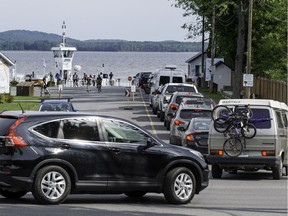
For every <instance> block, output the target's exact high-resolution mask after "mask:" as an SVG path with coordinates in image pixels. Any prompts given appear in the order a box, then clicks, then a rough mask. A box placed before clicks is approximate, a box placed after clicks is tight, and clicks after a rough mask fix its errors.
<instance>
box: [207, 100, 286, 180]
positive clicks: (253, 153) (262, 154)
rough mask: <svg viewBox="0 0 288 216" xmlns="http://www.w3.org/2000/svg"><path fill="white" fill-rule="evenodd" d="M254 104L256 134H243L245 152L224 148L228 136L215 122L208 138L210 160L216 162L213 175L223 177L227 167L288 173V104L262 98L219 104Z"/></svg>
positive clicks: (275, 177)
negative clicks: (227, 151) (230, 153)
mask: <svg viewBox="0 0 288 216" xmlns="http://www.w3.org/2000/svg"><path fill="white" fill-rule="evenodd" d="M248 104H250V107H251V109H252V117H251V119H250V122H251V123H252V124H254V126H255V127H256V136H255V137H253V138H252V139H244V138H241V142H242V144H243V147H244V148H243V152H242V153H241V154H240V155H239V156H237V157H229V156H227V155H225V153H224V151H223V144H224V142H225V140H226V138H225V137H224V135H223V133H218V132H217V131H216V130H215V129H214V127H213V126H211V128H210V132H209V138H208V156H207V162H208V163H209V164H212V176H213V178H221V176H222V172H223V170H225V171H228V172H230V173H237V170H249V171H257V170H259V169H265V170H271V171H272V173H273V178H274V179H280V178H281V177H282V175H283V167H284V168H285V174H286V175H287V166H288V159H287V145H288V144H287V127H288V123H287V122H288V121H287V119H288V106H287V105H286V104H285V103H282V102H278V101H274V100H262V99H225V100H220V102H219V105H225V106H227V107H228V108H233V107H234V106H235V105H237V106H239V107H243V109H244V106H245V105H248Z"/></svg>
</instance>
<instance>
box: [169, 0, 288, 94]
mask: <svg viewBox="0 0 288 216" xmlns="http://www.w3.org/2000/svg"><path fill="white" fill-rule="evenodd" d="M249 3H251V4H252V6H253V11H252V15H253V16H252V17H253V18H252V30H251V31H252V52H251V56H252V58H251V59H252V61H251V66H252V67H251V73H252V74H254V76H261V77H266V78H269V79H277V80H283V81H285V82H287V0H253V1H252V0H210V1H207V0H175V4H174V6H175V7H178V8H182V9H183V10H184V12H183V16H191V15H198V17H199V18H198V21H197V22H196V23H184V24H183V26H182V27H183V28H186V29H188V31H189V34H190V37H191V38H193V37H195V36H199V35H202V32H203V31H202V30H204V33H205V35H206V37H208V39H209V45H208V49H207V54H208V56H209V57H211V56H212V49H211V48H212V28H211V27H212V24H213V23H215V28H214V29H215V31H214V32H215V34H214V43H215V52H214V53H213V54H215V57H223V58H224V59H225V63H226V64H228V65H229V66H230V67H231V68H232V69H233V70H234V79H233V83H232V85H233V97H234V98H239V97H240V90H241V83H242V82H241V79H242V74H243V73H245V71H246V65H247V62H246V60H247V34H248V11H249V10H248V9H249ZM213 14H214V16H213ZM213 17H215V19H213ZM213 20H215V22H213ZM202 27H204V28H202ZM213 50H214V49H213Z"/></svg>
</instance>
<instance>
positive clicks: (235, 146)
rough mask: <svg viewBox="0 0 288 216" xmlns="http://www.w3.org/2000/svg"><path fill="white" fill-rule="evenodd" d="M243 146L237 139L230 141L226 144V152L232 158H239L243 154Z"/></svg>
mask: <svg viewBox="0 0 288 216" xmlns="http://www.w3.org/2000/svg"><path fill="white" fill-rule="evenodd" d="M242 148H243V147H242V144H241V142H240V141H239V140H237V139H229V140H227V141H226V142H225V143H224V152H225V153H226V154H227V155H228V156H230V157H237V156H238V155H240V154H241V152H242Z"/></svg>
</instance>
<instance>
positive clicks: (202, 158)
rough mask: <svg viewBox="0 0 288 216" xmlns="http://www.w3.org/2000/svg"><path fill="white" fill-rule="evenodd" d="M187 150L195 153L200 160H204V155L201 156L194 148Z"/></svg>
mask: <svg viewBox="0 0 288 216" xmlns="http://www.w3.org/2000/svg"><path fill="white" fill-rule="evenodd" d="M189 151H190V152H191V153H192V154H194V155H197V156H198V157H199V158H200V159H201V160H203V161H205V159H204V156H203V155H202V154H201V153H200V152H198V151H195V150H192V149H189Z"/></svg>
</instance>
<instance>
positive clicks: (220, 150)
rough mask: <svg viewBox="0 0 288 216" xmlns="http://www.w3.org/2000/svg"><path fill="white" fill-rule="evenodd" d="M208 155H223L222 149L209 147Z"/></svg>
mask: <svg viewBox="0 0 288 216" xmlns="http://www.w3.org/2000/svg"><path fill="white" fill-rule="evenodd" d="M210 155H218V156H223V150H222V149H211V150H210Z"/></svg>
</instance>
